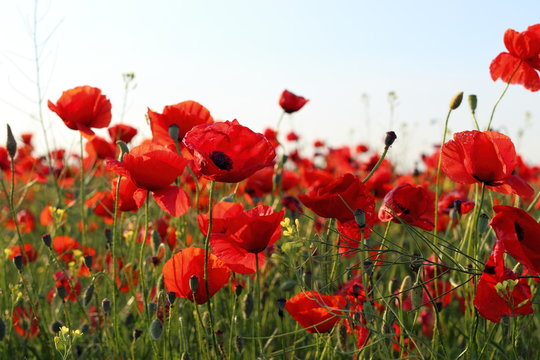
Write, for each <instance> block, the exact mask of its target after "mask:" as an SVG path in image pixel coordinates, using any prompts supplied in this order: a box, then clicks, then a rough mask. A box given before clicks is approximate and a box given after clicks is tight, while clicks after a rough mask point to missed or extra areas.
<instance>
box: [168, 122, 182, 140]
mask: <svg viewBox="0 0 540 360" xmlns="http://www.w3.org/2000/svg"><path fill="white" fill-rule="evenodd" d="M179 134H180V127H178V125H176V124H171V125H170V126H169V136H170V137H171V139H173V141H178V135H179Z"/></svg>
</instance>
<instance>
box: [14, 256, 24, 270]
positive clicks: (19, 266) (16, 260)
mask: <svg viewBox="0 0 540 360" xmlns="http://www.w3.org/2000/svg"><path fill="white" fill-rule="evenodd" d="M13 264H15V267H16V268H17V270H19V272H22V271H23V257H22V255H17V256H15V257H14V258H13Z"/></svg>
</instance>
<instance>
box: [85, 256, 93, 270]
mask: <svg viewBox="0 0 540 360" xmlns="http://www.w3.org/2000/svg"><path fill="white" fill-rule="evenodd" d="M93 260H94V258H93V257H92V255H86V256H85V257H84V265H86V267H87V268H88V269H91V268H92V263H93V262H94V261H93Z"/></svg>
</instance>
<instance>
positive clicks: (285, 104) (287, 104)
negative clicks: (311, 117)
mask: <svg viewBox="0 0 540 360" xmlns="http://www.w3.org/2000/svg"><path fill="white" fill-rule="evenodd" d="M308 101H309V100H308V99H304V98H303V97H301V96H297V95H294V94H293V93H292V92H290V91H287V90H283V92H282V93H281V97H280V98H279V106H281V108H282V109H283V111H285V112H286V113H288V114H291V113H293V112H296V111H298V110H300V109H301V108H302V107H304V105H306V103H307V102H308Z"/></svg>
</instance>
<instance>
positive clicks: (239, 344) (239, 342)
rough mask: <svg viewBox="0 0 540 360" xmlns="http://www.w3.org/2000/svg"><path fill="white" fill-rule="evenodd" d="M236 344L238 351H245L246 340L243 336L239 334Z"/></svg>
mask: <svg viewBox="0 0 540 360" xmlns="http://www.w3.org/2000/svg"><path fill="white" fill-rule="evenodd" d="M234 344H235V345H236V351H237V352H238V353H239V354H241V353H242V351H244V340H243V339H242V337H241V336H237V337H236V341H235V342H234Z"/></svg>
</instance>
